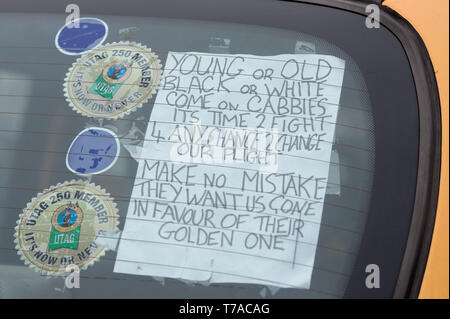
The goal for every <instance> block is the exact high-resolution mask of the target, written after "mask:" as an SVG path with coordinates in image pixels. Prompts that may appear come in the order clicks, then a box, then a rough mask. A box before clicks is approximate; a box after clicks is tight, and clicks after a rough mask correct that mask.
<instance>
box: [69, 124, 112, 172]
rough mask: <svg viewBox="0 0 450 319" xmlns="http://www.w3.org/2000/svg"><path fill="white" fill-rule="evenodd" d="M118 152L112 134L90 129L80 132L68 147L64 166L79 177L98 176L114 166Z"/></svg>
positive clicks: (103, 130) (103, 129)
mask: <svg viewBox="0 0 450 319" xmlns="http://www.w3.org/2000/svg"><path fill="white" fill-rule="evenodd" d="M119 152H120V143H119V140H118V138H117V136H116V134H114V132H112V131H110V130H108V129H105V128H100V127H90V128H87V129H85V130H83V131H81V132H80V134H78V135H77V137H75V139H74V140H73V142H72V144H71V145H70V147H69V151H68V152H67V156H66V166H67V168H68V169H69V170H70V171H72V172H73V173H76V174H80V175H91V174H100V173H102V172H104V171H106V170H108V169H109V168H110V167H112V166H113V165H114V163H115V162H116V160H117V156H118V155H119Z"/></svg>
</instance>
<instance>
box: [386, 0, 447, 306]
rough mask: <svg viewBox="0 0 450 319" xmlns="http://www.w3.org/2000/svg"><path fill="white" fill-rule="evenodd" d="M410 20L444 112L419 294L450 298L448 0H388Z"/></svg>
mask: <svg viewBox="0 0 450 319" xmlns="http://www.w3.org/2000/svg"><path fill="white" fill-rule="evenodd" d="M383 5H385V6H388V7H390V8H391V9H393V10H395V11H396V12H398V13H399V14H400V15H402V16H403V17H404V18H405V19H406V20H408V21H409V23H411V24H412V25H413V26H414V28H415V29H416V31H417V32H418V33H419V34H420V36H421V37H422V39H423V40H424V42H425V45H426V46H427V49H428V52H429V54H430V57H431V61H432V63H433V67H434V70H435V72H436V78H437V81H438V87H439V95H440V99H441V112H442V164H441V180H440V190H439V201H438V210H437V216H436V223H435V226H434V233H433V240H432V243H431V249H430V254H429V256H428V263H427V268H426V271H425V276H424V279H423V282H422V287H421V291H420V296H419V297H420V298H446V299H448V298H449V218H448V216H449V176H448V170H449V169H448V168H449V144H448V143H449V12H448V11H449V1H448V0H433V1H427V0H407V1H405V0H386V1H384V2H383Z"/></svg>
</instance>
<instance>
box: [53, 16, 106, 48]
mask: <svg viewBox="0 0 450 319" xmlns="http://www.w3.org/2000/svg"><path fill="white" fill-rule="evenodd" d="M107 35H108V26H107V25H106V23H105V22H103V21H102V20H100V19H97V18H81V19H76V20H73V21H71V22H70V23H68V24H66V25H65V26H63V27H62V28H61V29H60V30H59V31H58V33H57V34H56V37H55V45H56V47H57V48H58V50H59V51H61V52H62V53H64V54H68V55H77V54H83V53H85V52H88V51H90V50H92V49H95V48H96V47H98V46H99V45H101V44H102V43H103V41H104V40H105V39H106V37H107Z"/></svg>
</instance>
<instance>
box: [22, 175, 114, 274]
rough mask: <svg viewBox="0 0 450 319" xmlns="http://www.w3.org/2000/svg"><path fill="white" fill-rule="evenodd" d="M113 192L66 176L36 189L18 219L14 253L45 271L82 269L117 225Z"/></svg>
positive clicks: (96, 256) (99, 253)
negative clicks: (48, 185)
mask: <svg viewBox="0 0 450 319" xmlns="http://www.w3.org/2000/svg"><path fill="white" fill-rule="evenodd" d="M117 213H118V210H117V207H116V204H115V203H114V200H113V198H112V197H111V196H110V195H109V194H108V193H106V191H105V190H103V189H102V188H101V187H99V186H97V185H95V184H93V183H88V182H84V181H75V180H73V181H67V182H65V183H60V184H58V185H56V186H51V187H50V188H48V189H46V190H44V191H43V192H42V193H39V194H38V195H37V196H36V197H35V198H33V200H32V201H31V202H30V203H28V205H27V207H26V208H25V209H24V210H23V213H22V214H21V215H20V217H19V220H18V221H17V226H16V228H15V230H16V232H15V235H14V236H15V243H16V248H17V253H18V254H19V256H20V257H21V259H22V260H23V261H24V262H25V264H26V265H29V266H30V267H31V268H33V269H34V270H36V271H38V272H41V273H43V274H47V275H55V276H59V275H67V270H66V268H67V267H68V266H70V265H76V266H78V267H79V269H86V268H87V267H88V266H89V265H92V264H93V263H95V262H96V261H97V260H98V259H99V258H100V257H101V256H102V255H104V254H105V252H106V250H107V248H106V247H103V246H101V245H99V244H98V243H97V242H96V239H97V237H98V236H100V237H101V236H104V235H105V234H109V233H111V232H114V231H117V230H118V224H119V215H118V214H117Z"/></svg>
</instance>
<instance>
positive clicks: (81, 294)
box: [0, 1, 419, 298]
mask: <svg viewBox="0 0 450 319" xmlns="http://www.w3.org/2000/svg"><path fill="white" fill-rule="evenodd" d="M130 4H132V5H129V4H126V5H125V4H122V5H120V6H109V7H108V9H107V10H106V9H105V10H106V11H102V10H100V9H99V8H100V7H101V6H96V7H94V6H93V5H90V4H88V3H86V4H81V5H80V9H81V13H82V17H95V18H98V19H100V20H101V21H104V22H105V23H106V25H107V33H106V31H105V33H106V39H105V40H104V42H103V44H102V45H101V46H98V47H96V48H94V49H92V50H91V51H89V52H88V53H86V54H85V55H82V56H80V55H70V54H64V53H63V52H61V51H60V50H58V49H57V48H56V46H55V35H56V34H57V32H58V30H59V29H60V28H61V27H62V26H63V25H64V21H65V19H66V14H65V13H64V12H57V11H56V9H55V8H54V7H52V6H49V7H48V8H45V7H44V9H42V10H44V12H41V13H23V12H21V11H20V9H17V10H16V11H17V12H3V13H1V14H0V16H1V18H0V25H1V30H2V31H1V33H0V41H1V42H0V119H1V130H0V158H1V166H0V175H1V178H0V208H1V212H2V213H1V214H0V239H1V240H0V242H1V243H2V244H1V247H0V287H2V289H0V296H1V297H39V298H42V297H61V298H63V297H72V298H89V297H146V298H152V297H158V298H164V297H167V298H172V297H174V298H260V297H262V298H265V297H267V298H343V297H352V296H364V294H365V292H366V291H367V288H366V286H365V278H366V276H367V273H366V272H365V269H366V266H367V265H369V264H376V265H377V266H378V267H379V268H380V269H381V270H382V274H383V278H384V279H383V286H382V288H380V289H379V290H378V292H377V294H379V296H380V297H391V296H392V294H393V289H394V286H395V282H396V279H397V276H398V273H399V269H400V263H401V261H402V257H403V251H404V247H405V243H406V238H407V234H408V229H409V223H410V219H411V213H412V207H413V201H414V190H415V180H416V171H417V156H418V155H417V154H418V134H419V133H418V132H419V127H418V106H417V100H416V93H415V88H414V83H413V79H412V75H411V70H410V66H409V63H408V60H407V57H406V55H405V53H404V50H403V48H402V46H401V44H400V43H399V41H398V40H397V38H396V37H395V36H394V35H393V34H392V33H391V32H390V31H388V30H387V29H386V28H384V27H380V28H379V29H367V28H366V27H365V18H364V17H363V16H359V15H357V14H354V13H350V12H347V11H343V10H337V9H332V8H328V7H322V6H316V5H309V4H308V5H307V4H301V3H295V2H279V1H264V2H261V1H259V2H257V3H256V2H255V1H245V4H244V3H241V2H239V1H231V2H230V1H226V2H225V1H223V2H220V1H215V2H214V5H213V4H211V1H207V3H206V1H196V2H195V6H194V5H189V4H187V3H186V2H184V1H182V2H179V1H173V4H168V3H164V4H163V3H160V4H159V5H155V4H150V3H149V4H136V3H134V2H132V3H130ZM90 23H93V22H92V21H91V22H90ZM93 25H94V24H90V25H88V24H86V26H87V27H90V28H91V27H95V25H94V26H93ZM82 26H83V24H82ZM12 35H14V36H12ZM102 35H103V34H101V35H100V38H101V37H102ZM84 37H86V34H85V35H84ZM74 39H75V40H74ZM76 39H77V38H76V35H75V36H72V35H69V36H68V40H67V41H69V42H70V41H72V42H70V43H71V44H70V45H72V44H73V45H77V44H79V43H80V42H77V41H76ZM102 40H103V39H102ZM99 41H100V42H101V40H99ZM93 43H94V46H97V45H99V44H100V43H96V42H95V41H94V42H93ZM57 44H58V45H60V46H64V45H66V48H68V46H67V43H66V44H64V43H63V41H62V40H61V42H60V43H58V42H57ZM81 45H82V44H81ZM105 52H106V53H105ZM77 59H78V60H77ZM159 80H160V81H159ZM153 88H154V89H153ZM156 88H158V89H157V90H156ZM140 101H141V102H140ZM74 180H75V181H74ZM71 181H72V182H71ZM76 181H81V182H76ZM58 183H66V184H58ZM77 183H83V184H80V185H84V186H80V185H78V186H77V185H76V184H77ZM57 185H58V186H57ZM86 185H87V186H86ZM92 185H97V186H98V187H99V188H95V187H93V186H92ZM49 188H50V189H49ZM46 189H48V191H47V193H46V192H45V190H46ZM83 192H84V193H83ZM50 193H51V196H50V195H49V197H48V198H46V199H45V200H44V199H43V198H44V197H45V196H44V195H45V194H50ZM66 194H67V195H66ZM89 194H91V195H92V196H91V195H89ZM42 196H44V197H42ZM52 196H53V197H52ZM36 198H37V199H36ZM41 199H42V201H40V200H41ZM45 201H47V204H49V207H54V209H53V210H46V209H47V208H46V206H45V204H44V205H41V204H42V202H45ZM96 201H97V202H96ZM49 202H50V203H49ZM58 203H59V204H58ZM108 205H109V206H108ZM115 205H116V208H117V209H116V208H115ZM100 206H102V207H100ZM105 207H106V208H105ZM33 212H34V214H35V215H34V217H33V216H32V214H33ZM20 214H22V215H20ZM25 215H26V216H27V218H24V217H23V216H25ZM42 217H44V218H45V219H44V218H42ZM43 219H44V221H45V222H44V221H42V220H43ZM39 220H40V221H39ZM33 223H36V224H39V225H40V226H39V228H38V229H37V230H34V231H33V235H27V234H29V233H30V232H31V230H30V229H32V227H33V225H31V224H33ZM103 224H106V226H105V225H103ZM16 226H17V227H16ZM119 238H120V239H119ZM33 244H35V246H33ZM99 246H100V247H107V248H109V249H106V250H105V253H104V254H103V250H102V251H100V250H99ZM85 247H86V248H85ZM80 248H83V249H84V250H80ZM39 249H40V250H41V253H42V255H37V256H36V253H37V252H38V251H39ZM86 249H87V250H86ZM18 250H19V254H18ZM55 253H56V254H55ZM80 254H81V255H80ZM56 255H57V256H58V258H59V259H57V261H55V263H60V269H63V268H64V267H65V266H67V265H69V264H71V262H70V256H72V257H73V258H75V260H77V258H78V260H79V261H80V260H84V261H83V263H81V261H80V262H79V263H80V265H83V266H86V269H81V272H80V277H81V278H80V280H81V281H80V288H79V289H67V288H64V280H63V279H61V278H58V277H55V276H53V275H55V274H57V273H58V271H60V270H55V269H56V268H55V267H56V266H55V267H54V268H52V267H53V266H54V265H53V264H52V262H53V261H52V259H51V256H56ZM80 256H81V257H80ZM21 259H22V260H21ZM55 260H56V259H55ZM86 260H89V262H86ZM91 261H92V262H91ZM24 262H25V263H24ZM77 263H78V261H75V262H74V264H77ZM88 265H89V267H87V266H88ZM32 268H34V270H37V271H34V270H33V269H32ZM64 269H65V268H64ZM48 277H49V278H50V279H48Z"/></svg>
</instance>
